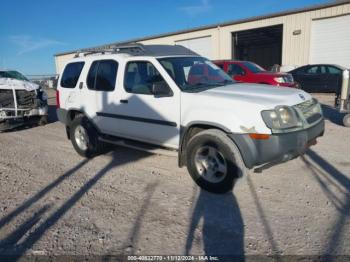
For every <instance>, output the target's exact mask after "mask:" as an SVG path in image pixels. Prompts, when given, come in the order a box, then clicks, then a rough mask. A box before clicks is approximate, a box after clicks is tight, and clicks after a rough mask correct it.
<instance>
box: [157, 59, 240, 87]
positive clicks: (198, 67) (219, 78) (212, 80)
mask: <svg viewBox="0 0 350 262" xmlns="http://www.w3.org/2000/svg"><path fill="white" fill-rule="evenodd" d="M158 61H159V62H160V63H161V64H162V66H163V67H164V68H165V70H166V71H167V72H168V74H169V75H170V76H171V77H172V79H173V80H174V81H175V82H176V84H177V85H178V86H179V87H180V89H181V90H182V91H188V92H198V91H202V90H205V89H208V88H214V87H217V86H223V85H228V84H232V83H234V81H233V80H232V79H231V77H230V76H229V75H227V74H226V73H225V72H224V71H222V69H220V68H219V67H218V66H216V65H214V64H213V63H212V62H210V61H209V60H208V59H206V58H203V57H170V58H161V59H158Z"/></svg>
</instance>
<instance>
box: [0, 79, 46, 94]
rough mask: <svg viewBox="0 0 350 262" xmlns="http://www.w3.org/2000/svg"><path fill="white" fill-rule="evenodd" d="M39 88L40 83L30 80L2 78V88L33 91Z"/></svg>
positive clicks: (0, 82) (0, 80)
mask: <svg viewBox="0 0 350 262" xmlns="http://www.w3.org/2000/svg"><path fill="white" fill-rule="evenodd" d="M39 88H40V86H39V85H37V84H35V83H32V82H29V81H22V80H17V79H12V78H0V89H15V90H27V91H32V90H36V89H39Z"/></svg>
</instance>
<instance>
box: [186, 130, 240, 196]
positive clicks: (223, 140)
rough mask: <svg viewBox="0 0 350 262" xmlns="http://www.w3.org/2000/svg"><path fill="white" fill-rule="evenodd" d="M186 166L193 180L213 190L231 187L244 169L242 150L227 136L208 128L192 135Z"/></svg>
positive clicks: (188, 146) (208, 189)
mask: <svg viewBox="0 0 350 262" xmlns="http://www.w3.org/2000/svg"><path fill="white" fill-rule="evenodd" d="M186 155H187V169H188V171H189V173H190V175H191V177H192V179H193V180H194V181H195V182H196V183H197V184H198V185H199V186H200V187H201V188H203V189H205V190H207V191H209V192H212V193H226V192H228V191H230V190H232V188H233V186H234V182H235V180H236V179H237V178H238V177H240V176H242V175H243V173H244V170H245V166H244V163H243V161H242V158H241V155H240V152H239V150H238V148H237V147H236V145H235V144H234V143H233V142H232V141H231V140H230V139H229V138H228V136H227V135H226V134H225V133H224V132H222V131H220V130H217V129H209V130H205V131H202V132H200V133H198V134H197V135H195V136H193V137H192V138H191V139H190V141H189V142H188V145H187V154H186Z"/></svg>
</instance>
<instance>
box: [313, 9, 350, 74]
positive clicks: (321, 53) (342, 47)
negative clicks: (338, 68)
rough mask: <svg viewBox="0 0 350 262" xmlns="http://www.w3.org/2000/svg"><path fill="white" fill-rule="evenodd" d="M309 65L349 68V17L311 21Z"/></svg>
mask: <svg viewBox="0 0 350 262" xmlns="http://www.w3.org/2000/svg"><path fill="white" fill-rule="evenodd" d="M310 63H312V64H318V63H328V64H338V65H342V66H344V67H346V68H350V15H346V16H339V17H334V18H327V19H321V20H315V21H312V30H311V47H310Z"/></svg>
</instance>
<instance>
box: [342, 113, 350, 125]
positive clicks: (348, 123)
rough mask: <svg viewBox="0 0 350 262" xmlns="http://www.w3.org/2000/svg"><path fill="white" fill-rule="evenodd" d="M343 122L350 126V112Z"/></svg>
mask: <svg viewBox="0 0 350 262" xmlns="http://www.w3.org/2000/svg"><path fill="white" fill-rule="evenodd" d="M343 124H344V126H346V127H350V114H346V115H345V116H344V118H343Z"/></svg>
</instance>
